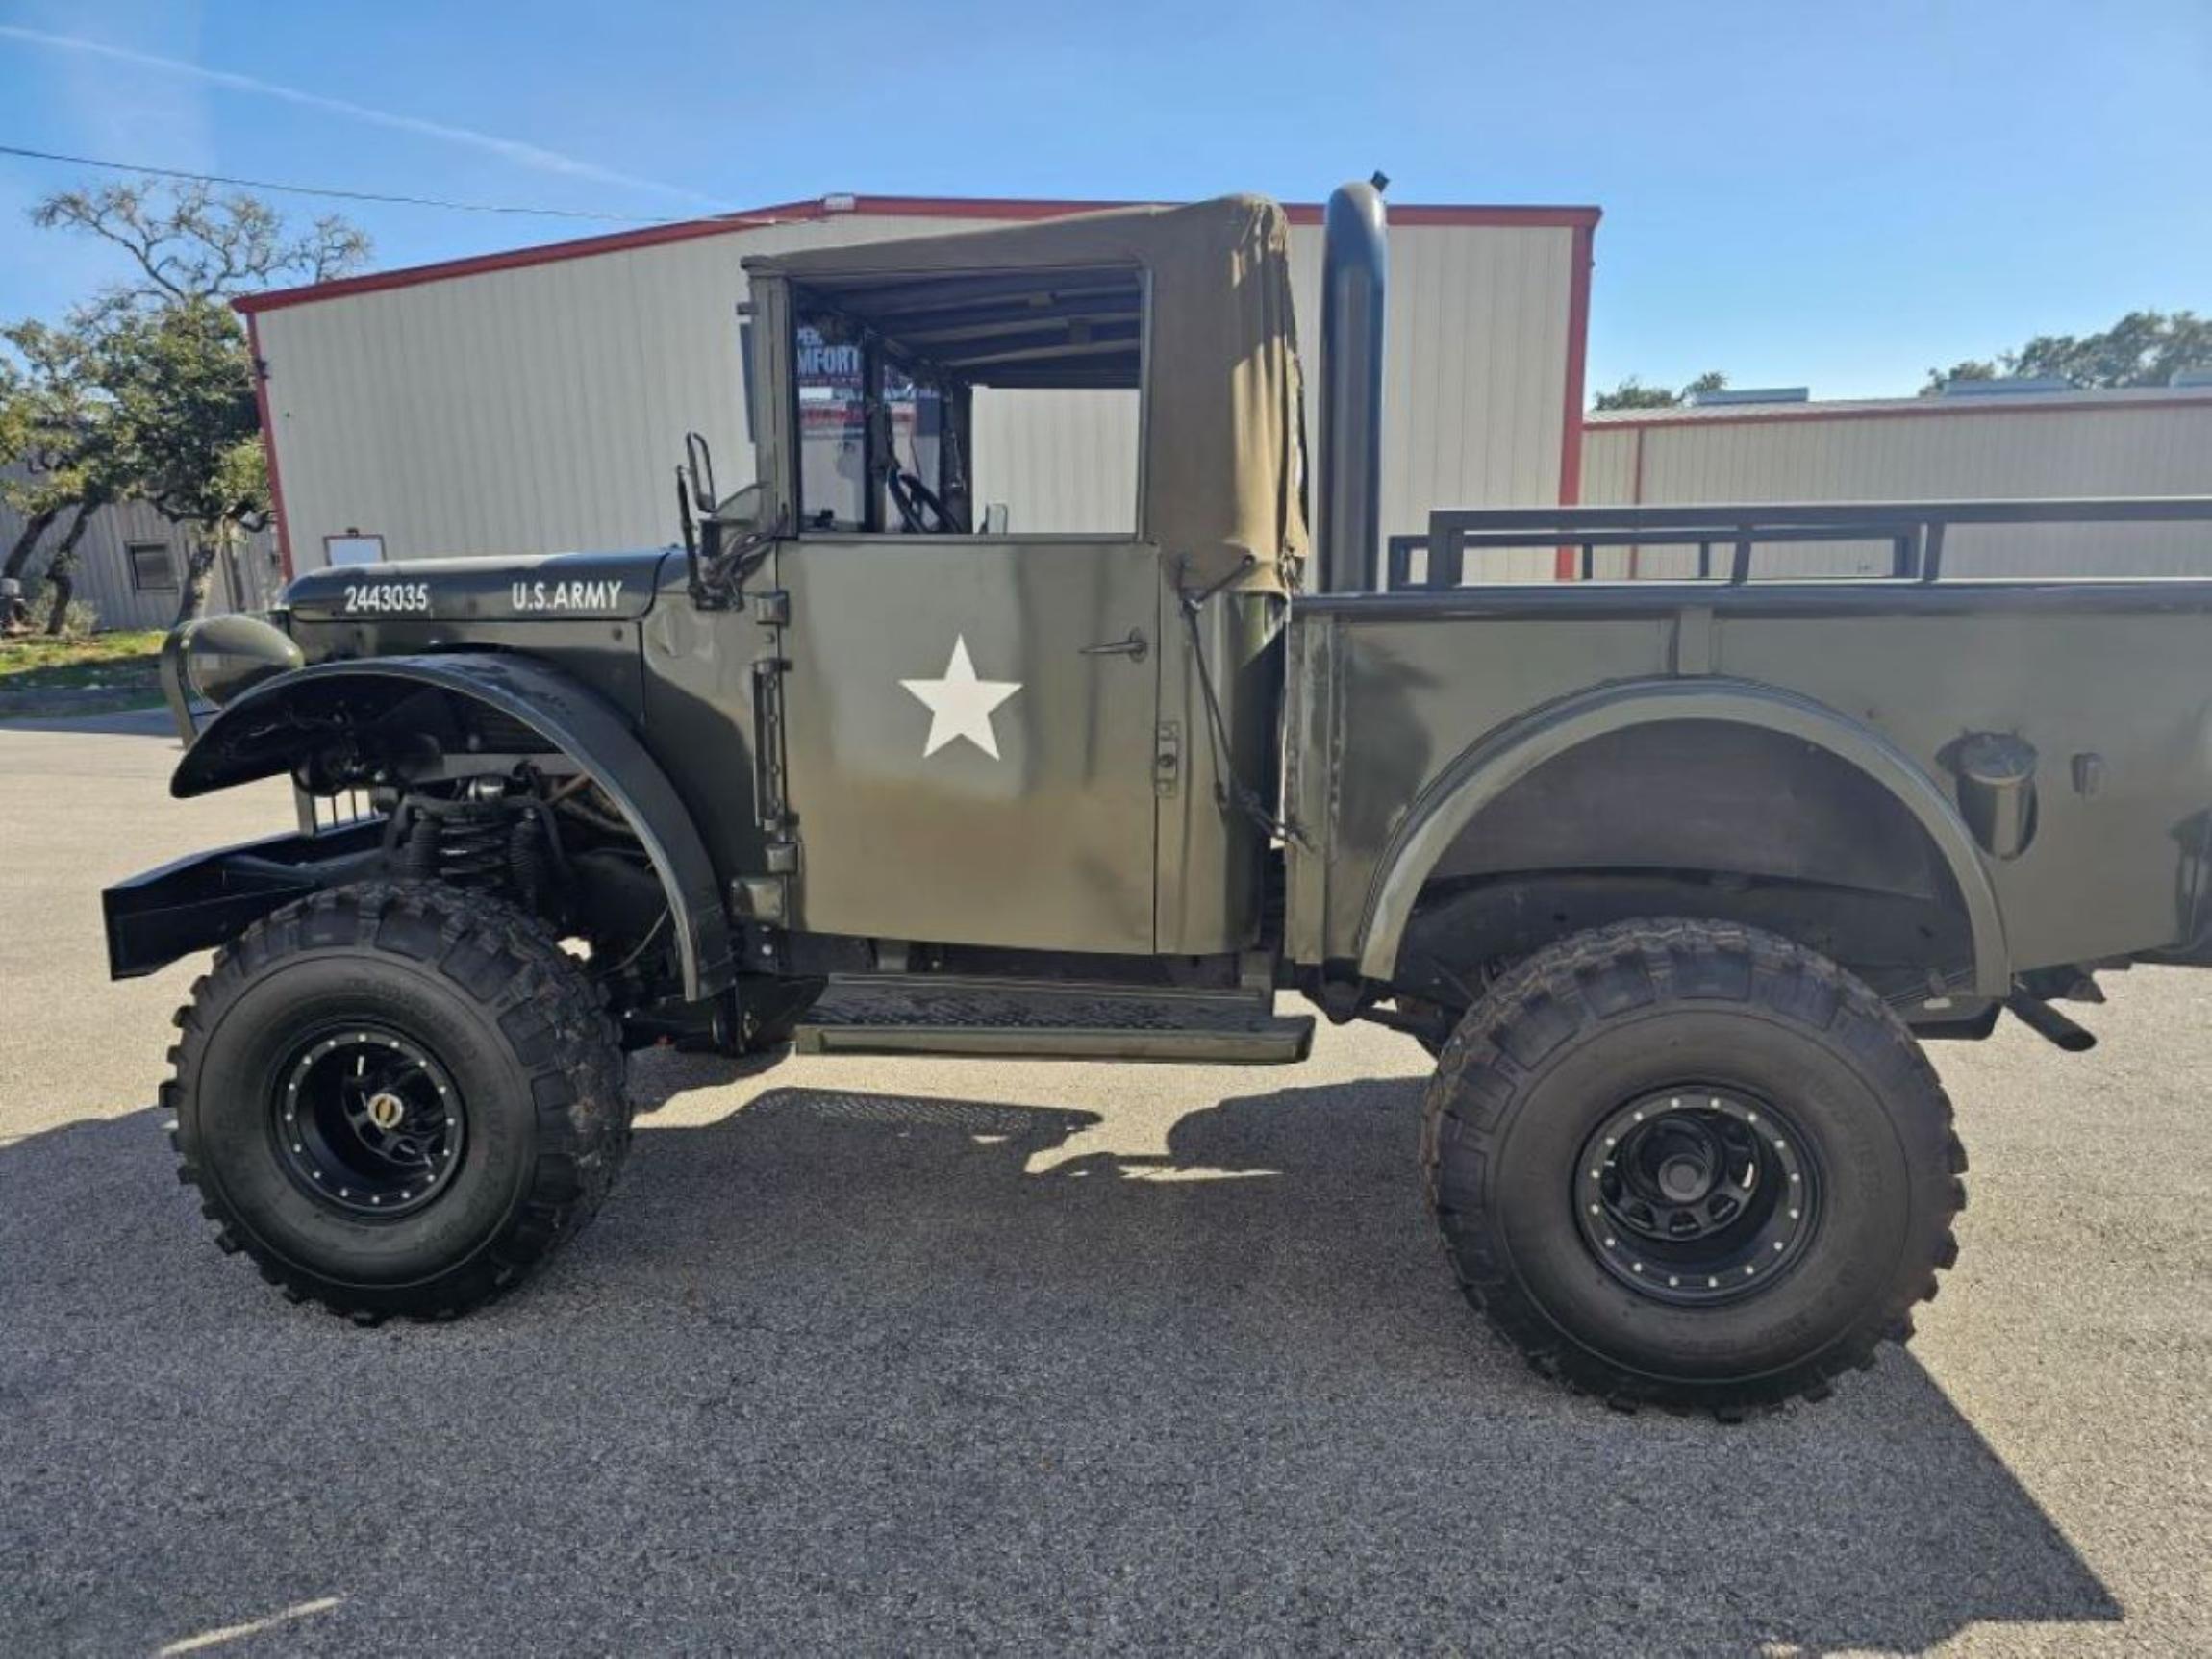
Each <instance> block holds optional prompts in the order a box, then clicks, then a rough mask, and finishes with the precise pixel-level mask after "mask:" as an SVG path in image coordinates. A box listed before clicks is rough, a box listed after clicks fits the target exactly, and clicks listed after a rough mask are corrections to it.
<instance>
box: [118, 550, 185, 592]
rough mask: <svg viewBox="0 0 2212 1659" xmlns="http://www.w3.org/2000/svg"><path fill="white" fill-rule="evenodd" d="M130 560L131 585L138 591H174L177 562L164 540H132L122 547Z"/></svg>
mask: <svg viewBox="0 0 2212 1659" xmlns="http://www.w3.org/2000/svg"><path fill="white" fill-rule="evenodd" d="M123 556H124V557H125V558H126V559H128V560H130V562H131V587H132V588H133V589H134V590H135V591H138V592H140V593H174V592H175V591H177V564H176V561H175V560H174V559H172V558H171V557H170V556H169V544H168V543H167V542H166V541H133V542H130V543H128V544H127V545H126V546H125V547H124V548H123Z"/></svg>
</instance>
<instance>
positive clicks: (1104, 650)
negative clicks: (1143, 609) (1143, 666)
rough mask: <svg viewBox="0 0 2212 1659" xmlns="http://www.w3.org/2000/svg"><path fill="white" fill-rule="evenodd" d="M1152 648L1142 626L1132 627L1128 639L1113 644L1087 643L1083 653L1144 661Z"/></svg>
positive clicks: (1087, 655) (1089, 655)
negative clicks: (1146, 641)
mask: <svg viewBox="0 0 2212 1659" xmlns="http://www.w3.org/2000/svg"><path fill="white" fill-rule="evenodd" d="M1151 648H1152V647H1151V646H1150V645H1148V644H1146V643H1145V642H1144V630H1143V629H1142V628H1132V629H1130V630H1129V637H1128V638H1127V639H1126V640H1117V641H1114V642H1113V643H1112V644H1111V645H1086V646H1084V647H1083V655H1084V656H1086V657H1129V658H1132V659H1134V660H1135V661H1137V662H1140V663H1142V662H1143V661H1144V656H1145V653H1146V652H1148V651H1150V650H1151Z"/></svg>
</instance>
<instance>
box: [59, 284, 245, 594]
mask: <svg viewBox="0 0 2212 1659" xmlns="http://www.w3.org/2000/svg"><path fill="white" fill-rule="evenodd" d="M101 356H102V364H101V379H102V384H103V385H104V386H105V388H106V390H107V392H108V395H109V396H110V397H111V398H112V399H113V411H114V420H115V422H116V426H117V430H118V432H119V433H120V434H121V435H122V436H123V442H124V444H125V445H126V446H127V449H128V452H129V456H130V464H131V465H130V469H131V471H132V472H133V473H134V475H135V484H136V488H137V490H138V493H139V494H141V495H143V496H144V497H145V498H146V499H147V500H148V501H150V502H152V503H153V505H154V508H155V510H156V511H158V512H159V513H160V514H161V515H163V517H164V518H167V519H168V520H169V521H170V522H171V523H174V524H177V525H179V526H181V527H182V528H183V529H184V530H185V532H186V535H187V551H186V558H185V573H184V580H183V581H182V582H181V583H180V584H179V585H178V586H179V590H180V591H179V593H178V605H177V620H178V621H180V622H181V621H184V620H186V619H187V618H189V617H192V616H198V615H199V614H200V612H201V611H202V610H203V609H204V608H205V607H206V604H207V597H208V578H209V576H210V574H211V573H212V572H213V570H214V564H215V560H216V559H217V558H218V557H220V556H221V555H222V554H223V553H225V552H226V551H228V550H229V549H231V548H233V547H235V546H237V545H238V543H239V540H241V539H242V538H243V537H244V536H245V535H247V534H250V533H251V532H253V531H256V530H259V529H261V528H263V527H264V525H265V524H267V522H268V515H269V489H268V465H267V462H266V460H265V459H264V454H263V451H262V443H261V420H260V416H259V413H258V411H257V410H256V408H255V404H254V366H253V359H252V357H251V354H250V353H249V352H248V351H247V348H246V339H245V330H244V329H242V328H240V327H239V320H238V318H237V317H236V316H234V315H232V314H231V313H230V311H229V310H228V309H227V308H225V307H223V306H221V305H218V304H217V303H215V302H214V300H210V299H190V300H177V301H173V302H171V303H169V304H167V305H163V306H160V307H156V308H152V309H149V310H145V311H133V312H129V313H126V314H120V315H118V316H116V317H114V318H113V319H112V320H111V321H110V323H109V325H108V327H107V329H106V331H105V334H104V337H103V339H102V342H101Z"/></svg>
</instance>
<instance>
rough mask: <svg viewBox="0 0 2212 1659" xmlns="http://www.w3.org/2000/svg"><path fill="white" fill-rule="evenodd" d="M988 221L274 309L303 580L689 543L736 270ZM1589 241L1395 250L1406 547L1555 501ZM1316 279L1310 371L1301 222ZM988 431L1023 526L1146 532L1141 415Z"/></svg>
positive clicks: (1486, 235) (1061, 417) (861, 223)
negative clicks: (1582, 264)
mask: <svg viewBox="0 0 2212 1659" xmlns="http://www.w3.org/2000/svg"><path fill="white" fill-rule="evenodd" d="M986 222H996V221H984V220H961V219H946V218H942V217H937V218H917V217H902V216H892V215H886V214H845V215H840V216H836V217H833V218H830V219H827V220H822V221H812V222H810V221H794V222H790V223H784V224H777V225H770V226H761V227H756V228H750V229H733V230H732V231H731V232H730V233H728V234H727V235H723V236H713V237H705V238H700V239H693V240H690V241H680V242H669V243H665V244H662V245H659V246H654V247H646V248H633V249H625V250H621V251H616V252H610V253H601V254H593V255H590V256H586V257H581V258H571V259H564V260H559V261H555V262H551V263H546V264H535V265H524V266H515V267H510V268H506V269H501V270H496V271H490V272H484V273H479V274H473V275H465V276H458V277H450V278H444V279H440V280H437V281H431V282H425V283H421V284H417V285H412V286H405V287H396V288H390V289H382V290H379V291H374V292H365V293H355V294H348V295H341V296H337V297H334V298H331V299H327V300H317V301H312V302H309V303H305V304H297V305H287V306H282V307H277V308H272V309H269V310H265V311H264V312H262V313H261V314H259V315H258V316H257V318H256V324H257V329H258V336H259V344H260V349H261V353H262V356H263V358H264V361H265V362H266V363H267V364H268V370H269V379H268V396H269V406H270V412H271V420H272V424H273V426H274V428H275V441H276V451H277V457H278V464H279V467H280V471H281V476H282V479H283V486H284V498H285V510H286V516H287V522H288V525H289V532H290V538H291V552H292V558H293V561H294V565H295V567H297V568H301V569H307V568H312V567H314V566H318V565H321V564H323V563H324V562H325V561H324V556H323V541H324V539H325V538H326V537H329V536H334V535H340V534H343V533H345V532H347V531H349V530H359V531H362V532H364V533H370V534H377V535H381V536H383V537H384V539H385V549H386V553H387V556H388V557H390V558H392V559H402V558H409V557H421V556H425V555H430V554H438V553H463V554H470V553H475V554H488V553H503V552H516V551H524V552H533V551H552V550H560V549H566V548H575V547H621V546H645V545H655V544H659V543H664V542H667V541H670V540H674V538H675V535H676V519H675V507H674V499H673V495H672V493H671V491H672V488H673V486H672V483H671V469H672V468H673V466H674V465H675V464H676V461H677V459H678V457H679V455H680V453H681V448H682V442H683V435H684V433H685V432H686V430H688V429H692V428H696V429H697V430H699V431H701V432H703V433H705V434H706V436H707V437H708V439H709V440H710V441H711V442H712V443H713V445H714V450H715V457H716V470H717V473H718V477H717V480H716V482H717V484H718V485H719V486H720V487H721V488H722V489H724V490H729V489H733V488H735V487H736V486H737V485H739V484H742V483H743V482H745V481H746V480H747V479H749V477H750V476H751V465H752V457H751V450H750V444H749V438H748V436H747V434H746V430H745V426H744V418H743V411H742V392H741V386H742V367H741V364H740V352H739V344H738V331H737V322H736V317H735V314H734V312H733V307H734V306H735V305H736V304H737V302H738V301H739V300H740V299H741V298H742V295H743V281H742V272H741V271H740V269H739V264H738V262H739V260H740V259H741V258H742V256H744V255H746V254H749V253H765V252H770V251H777V250H782V249H787V248H792V247H799V246H818V245H827V244H833V243H839V242H848V241H857V240H873V239H885V238H891V237H900V236H914V235H921V234H936V233H940V232H944V231H950V230H959V229H963V228H970V227H980V226H981V225H982V224H984V223H986ZM1573 238H1574V233H1573V232H1572V231H1571V230H1570V229H1567V228H1554V227H1549V226H1527V227H1524V226H1487V225H1417V226H1399V227H1395V228H1394V229H1393V231H1392V235H1391V260H1392V290H1391V316H1390V347H1389V351H1390V359H1389V364H1388V384H1389V409H1388V411H1387V415H1386V421H1385V430H1384V457H1385V468H1386V477H1385V483H1384V492H1383V504H1384V525H1385V529H1386V532H1395V531H1399V530H1418V529H1420V528H1422V527H1423V525H1424V523H1425V518H1426V515H1427V513H1428V511H1429V509H1430V508H1431V507H1432V506H1446V505H1450V506H1465V505H1480V504H1484V503H1500V504H1502V503H1512V502H1549V501H1556V500H1557V499H1558V492H1559V473H1560V446H1561V439H1562V423H1563V421H1564V418H1565V400H1566V376H1567V360H1568V344H1569V332H1570V328H1571V309H1572V308H1571V281H1570V279H1571V262H1572V257H1573ZM1293 262H1294V268H1293V282H1294V291H1295V300H1296V303H1297V306H1298V314H1299V316H1300V319H1301V328H1302V330H1303V334H1302V343H1303V344H1304V346H1305V347H1306V350H1307V353H1308V355H1309V358H1310V354H1311V351H1312V348H1313V344H1314V337H1315V330H1316V328H1317V327H1318V324H1317V323H1315V322H1312V321H1308V320H1306V319H1313V318H1317V317H1318V315H1319V312H1318V306H1319V290H1320V229H1319V227H1318V226H1310V225H1302V224H1301V225H1297V226H1295V227H1294V229H1293ZM976 418H977V432H976V444H975V448H976V457H975V461H976V470H977V484H978V497H979V499H982V500H985V501H1005V502H1007V503H1008V505H1009V508H1010V515H1011V516H1010V522H1011V527H1012V528H1013V529H1015V530H1017V531H1020V530H1035V531H1044V530H1052V529H1097V528H1111V527H1115V526H1117V525H1119V524H1125V523H1127V522H1128V520H1129V515H1130V505H1125V504H1124V497H1125V495H1126V494H1127V491H1128V489H1129V486H1128V480H1130V479H1133V477H1134V475H1135V465H1136V462H1135V456H1136V448H1137V416H1136V407H1135V401H1134V399H1132V398H1129V397H1127V396H1121V397H1119V398H1117V397H1113V396H1101V395H1097V394H1077V393H1055V394H1049V395H1045V396H1043V398H1042V399H1041V400H1040V399H1039V397H1038V394H1029V395H1028V396H1026V397H1009V396H1006V395H1003V394H997V395H990V394H987V395H985V396H984V397H982V398H979V400H978V410H977V417H976ZM1309 430H1311V422H1310V421H1309ZM1116 513H1119V517H1118V518H1116V517H1113V516H1106V517H1101V515H1102V514H1103V515H1113V514H1116Z"/></svg>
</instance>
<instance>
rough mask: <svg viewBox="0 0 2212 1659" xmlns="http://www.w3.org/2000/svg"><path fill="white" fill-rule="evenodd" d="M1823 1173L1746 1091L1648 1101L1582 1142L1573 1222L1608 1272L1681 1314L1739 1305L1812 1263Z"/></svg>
mask: <svg viewBox="0 0 2212 1659" xmlns="http://www.w3.org/2000/svg"><path fill="white" fill-rule="evenodd" d="M1820 1202H1821V1177H1820V1166H1819V1163H1818V1161H1817V1160H1816V1159H1815V1157H1814V1156H1813V1152H1812V1147H1811V1146H1810V1144H1808V1143H1807V1142H1806V1140H1805V1139H1804V1137H1803V1136H1802V1135H1801V1134H1800V1133H1799V1132H1798V1130H1797V1127H1796V1126H1795V1125H1794V1124H1793V1123H1792V1122H1791V1121H1790V1119H1789V1117H1788V1115H1787V1114H1786V1113H1785V1112H1782V1111H1780V1110H1779V1109H1777V1108H1776V1107H1775V1106H1773V1105H1772V1103H1771V1102H1769V1101H1767V1100H1763V1099H1761V1098H1759V1097H1758V1096H1756V1095H1753V1094H1750V1093H1746V1092H1744V1091H1742V1090H1733V1089H1716V1088H1711V1087H1706V1086H1697V1087H1687V1088H1678V1089H1667V1090H1660V1091H1655V1092H1653V1093H1649V1094H1646V1095H1640V1096H1639V1097H1637V1098H1636V1099H1634V1100H1631V1101H1629V1102H1628V1103H1627V1104H1625V1105H1623V1106H1621V1108H1620V1109H1619V1110H1618V1111H1616V1112H1614V1113H1612V1114H1611V1115H1610V1116H1609V1117H1607V1118H1606V1119H1605V1121H1604V1122H1602V1123H1600V1124H1599V1125H1598V1126H1597V1128H1596V1131H1595V1132H1593V1133H1592V1135H1591V1136H1590V1138H1589V1140H1588V1141H1586V1142H1584V1143H1583V1146H1582V1160H1581V1163H1580V1164H1579V1166H1577V1168H1576V1169H1575V1173H1574V1219H1575V1221H1576V1223H1577V1224H1578V1225H1579V1226H1580V1227H1581V1229H1582V1236H1583V1240H1584V1242H1585V1243H1587V1244H1589V1246H1590V1249H1591V1253H1592V1254H1593V1255H1595V1256H1596V1259H1597V1261H1598V1264H1599V1265H1600V1266H1601V1267H1603V1268H1604V1269H1605V1270H1606V1271H1607V1272H1608V1273H1610V1274H1612V1275H1613V1276H1614V1277H1615V1278H1616V1279H1619V1280H1620V1281H1621V1283H1622V1284H1624V1285H1626V1286H1628V1287H1629V1288H1630V1289H1631V1290H1633V1291H1635V1292H1636V1293H1637V1294H1638V1295H1644V1296H1648V1297H1649V1298H1651V1299H1652V1300H1653V1301H1659V1302H1669V1303H1672V1304H1675V1305H1677V1306H1685V1307H1697V1306H1711V1305H1714V1304H1718V1303H1722V1302H1731V1301H1739V1300H1741V1299H1743V1298H1744V1297H1747V1296H1753V1295H1758V1294H1760V1293H1761V1292H1762V1291H1765V1290H1767V1289H1768V1288H1770V1287H1771V1286H1772V1285H1773V1284H1774V1283H1776V1282H1777V1281H1778V1280H1780V1279H1782V1278H1784V1277H1785V1276H1787V1275H1788V1273H1789V1272H1790V1270H1791V1269H1793V1268H1795V1267H1796V1266H1797V1263H1798V1262H1799V1261H1801V1260H1802V1259H1803V1257H1804V1252H1805V1245H1806V1244H1807V1243H1808V1242H1809V1241H1810V1240H1811V1238H1812V1236H1813V1229H1814V1226H1815V1224H1816V1223H1817V1222H1818V1220H1819V1216H1820Z"/></svg>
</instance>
